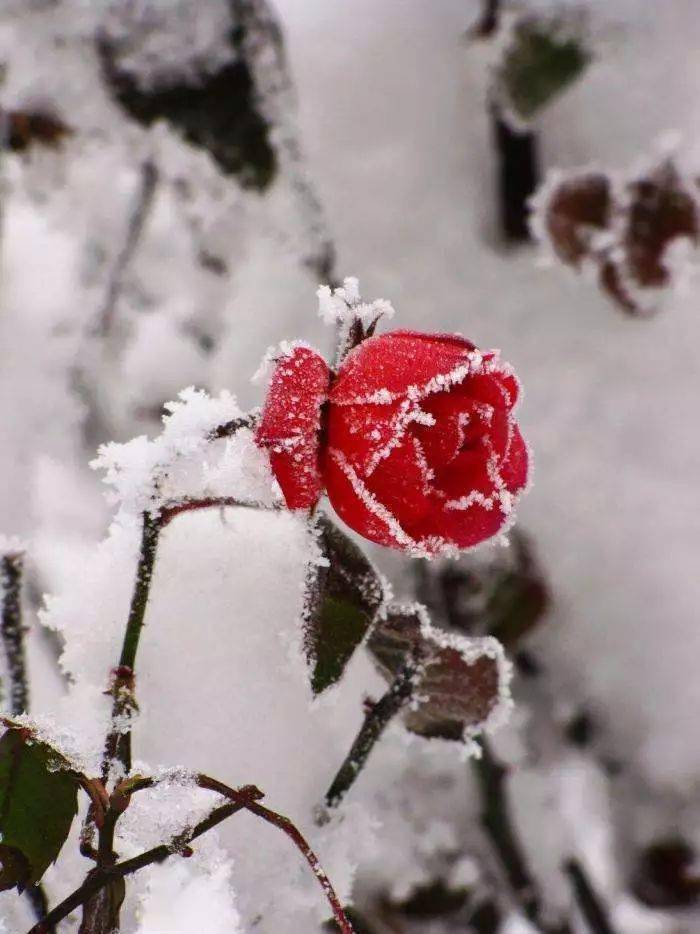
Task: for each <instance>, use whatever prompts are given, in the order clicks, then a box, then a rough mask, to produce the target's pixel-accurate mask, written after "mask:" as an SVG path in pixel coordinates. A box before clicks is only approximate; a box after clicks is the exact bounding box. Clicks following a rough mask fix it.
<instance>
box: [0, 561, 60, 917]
mask: <svg viewBox="0 0 700 934" xmlns="http://www.w3.org/2000/svg"><path fill="white" fill-rule="evenodd" d="M23 570H24V554H23V553H22V552H21V551H10V552H7V553H6V554H4V555H3V556H2V558H1V559H0V587H1V588H2V612H1V614H0V638H1V639H2V648H3V654H4V656H5V670H6V672H7V680H8V687H9V691H8V694H9V698H8V699H9V708H10V712H11V714H12V716H13V717H14V716H17V715H18V714H21V713H26V712H27V711H28V710H29V679H28V676H27V663H26V658H25V652H24V624H23V619H22V573H23ZM26 893H27V898H28V899H29V901H30V903H31V906H32V909H33V911H34V914H35V915H36V917H37V918H39V919H40V920H41V919H43V918H45V916H46V912H47V909H48V902H47V898H46V893H45V892H44V889H43V886H42V885H41V883H39V884H37V885H32V886H29V888H27V890H26ZM51 930H53V929H52V928H47V931H51Z"/></svg>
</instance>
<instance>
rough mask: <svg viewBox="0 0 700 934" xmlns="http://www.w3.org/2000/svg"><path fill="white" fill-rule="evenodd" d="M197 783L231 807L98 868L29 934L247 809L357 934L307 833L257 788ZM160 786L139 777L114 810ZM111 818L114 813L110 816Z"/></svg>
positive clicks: (201, 779)
mask: <svg viewBox="0 0 700 934" xmlns="http://www.w3.org/2000/svg"><path fill="white" fill-rule="evenodd" d="M192 778H193V780H194V781H195V782H196V784H197V785H198V786H199V787H200V788H204V789H206V790H207V791H213V792H216V793H217V794H219V795H221V796H222V797H224V798H227V799H228V802H229V803H228V804H225V805H222V806H221V807H219V808H216V809H215V810H213V811H212V812H211V813H210V814H209V815H208V817H206V818H205V819H204V820H202V821H200V822H199V823H198V824H196V825H195V827H193V828H192V829H191V830H186V831H184V832H183V833H181V834H178V835H177V836H176V837H173V839H172V840H171V841H170V842H169V843H162V844H160V845H158V846H156V847H153V848H152V849H150V850H147V851H145V852H144V853H141V854H140V855H139V856H135V857H133V858H132V859H127V860H123V861H122V862H121V863H114V864H113V865H104V866H99V865H98V867H97V868H96V869H93V870H92V871H91V872H90V873H89V874H88V876H87V878H86V879H85V881H84V882H83V884H82V885H81V886H80V887H79V888H77V889H76V890H75V891H74V892H73V893H72V894H71V895H69V896H68V897H67V898H66V899H64V900H63V901H62V902H61V904H60V905H57V906H56V907H55V908H54V909H53V910H52V911H51V912H49V914H48V915H47V916H46V918H45V919H44V920H43V921H42V922H39V923H38V924H35V925H34V927H33V928H31V930H30V931H29V934H48V930H49V929H48V928H47V927H45V925H46V924H47V923H50V924H57V923H58V922H59V921H61V920H62V919H63V918H65V917H67V915H69V914H70V913H71V911H74V910H75V909H76V908H79V907H80V906H81V905H84V904H86V903H87V902H88V901H89V900H90V899H93V898H94V897H95V896H96V895H97V894H98V893H99V892H100V891H101V890H102V889H103V888H105V886H107V885H109V884H110V883H112V882H114V881H115V880H117V879H122V878H124V877H125V876H127V875H131V874H132V873H134V872H137V871H138V870H139V869H143V868H145V867H146V866H149V865H151V864H152V863H159V862H163V860H165V859H167V858H168V857H169V856H172V855H174V854H176V853H183V851H186V849H187V847H188V846H189V844H190V843H191V842H192V841H193V840H195V839H196V838H197V837H199V836H201V835H202V834H204V833H206V832H207V831H208V830H211V829H212V828H213V827H215V826H216V825H217V824H220V823H221V821H223V820H225V819H226V818H227V817H230V816H231V815H232V814H235V813H237V812H238V811H241V810H247V811H250V812H251V813H252V814H255V815H256V816H257V817H260V818H262V820H264V821H266V822H267V823H268V824H272V826H273V827H277V828H278V829H279V830H281V831H282V832H283V833H285V834H286V835H287V836H288V837H289V838H290V840H292V841H293V843H294V844H295V846H296V847H297V849H298V850H299V851H300V852H301V854H302V855H303V856H304V859H305V860H306V862H307V863H308V864H309V866H310V867H311V870H312V872H313V874H314V876H315V877H316V879H318V882H319V884H320V886H321V888H322V889H323V892H324V894H325V896H326V898H327V899H328V902H329V904H330V906H331V909H332V911H333V915H334V917H335V919H336V922H337V924H338V927H339V929H340V931H341V932H342V934H353V928H352V925H351V924H350V922H349V921H348V918H347V916H346V914H345V912H344V910H343V907H342V905H341V904H340V900H339V898H338V896H337V894H336V892H335V889H334V888H333V886H332V884H331V881H330V879H329V878H328V876H327V875H326V873H325V872H324V870H323V868H322V866H321V864H320V862H319V860H318V857H317V856H316V854H315V853H314V851H313V850H312V849H311V847H310V846H309V844H308V842H307V840H306V839H305V837H304V836H303V834H302V833H301V831H300V830H299V829H298V828H297V827H296V826H295V824H293V823H292V821H290V820H289V818H288V817H285V816H284V815H283V814H278V813H277V812H276V811H272V810H270V808H266V807H264V806H263V805H262V804H260V803H259V800H260V798H262V797H263V795H262V792H261V791H260V790H259V789H258V788H256V787H255V786H254V785H246V786H245V787H243V788H239V789H235V788H230V787H229V786H228V785H225V784H224V783H223V782H220V781H218V780H217V779H215V778H211V777H210V776H208V775H204V774H203V773H197V774H194V775H192ZM157 784H159V780H158V779H156V778H152V777H143V778H135V779H131V780H127V781H125V782H122V783H120V784H119V785H118V786H117V788H116V789H115V790H114V792H113V794H112V796H111V802H112V810H113V811H114V813H118V812H120V811H121V810H122V809H123V808H124V806H125V804H124V802H125V799H128V798H130V797H131V795H133V794H135V793H136V792H139V791H143V790H145V789H146V788H152V787H154V786H155V785H157ZM109 813H110V812H109V811H108V814H109ZM114 823H116V817H115V819H114Z"/></svg>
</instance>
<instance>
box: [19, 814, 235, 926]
mask: <svg viewBox="0 0 700 934" xmlns="http://www.w3.org/2000/svg"><path fill="white" fill-rule="evenodd" d="M243 807H244V805H243V804H242V803H233V802H231V803H229V804H224V805H222V806H221V807H219V808H216V810H214V811H212V812H211V814H209V816H208V817H206V818H205V819H204V820H202V821H200V822H199V823H198V824H197V825H196V826H195V827H193V828H192V830H190V831H187V832H186V833H184V834H180V835H179V836H178V837H175V838H173V840H171V841H170V843H161V844H160V845H159V846H155V847H153V848H152V849H150V850H146V851H145V852H144V853H140V854H139V855H138V856H134V857H133V858H132V859H125V860H123V861H122V862H121V863H115V864H114V865H113V866H105V867H100V868H97V869H93V870H92V871H91V872H90V873H88V876H87V878H86V879H85V881H84V882H83V884H82V885H81V886H80V887H79V888H77V889H76V890H75V891H74V892H72V893H71V894H70V895H69V896H68V897H67V898H65V899H64V900H63V901H62V902H61V903H60V905H56V907H55V908H53V909H52V910H51V911H50V912H49V913H48V915H47V916H46V917H45V918H44V919H43V921H40V922H39V923H38V924H35V925H34V927H33V928H31V929H30V930H29V932H28V934H49V932H50V925H55V924H58V922H59V921H62V920H63V919H64V918H66V917H67V916H68V915H69V914H70V913H71V912H72V911H75V909H76V908H79V907H80V906H81V905H84V904H85V902H87V901H88V899H90V898H92V897H93V896H94V895H96V894H97V893H98V892H99V891H100V890H101V889H103V888H104V887H105V886H106V885H109V884H110V882H114V881H115V880H116V879H123V878H124V877H125V876H129V875H132V874H133V873H135V872H138V870H139V869H144V868H145V867H146V866H150V865H151V864H152V863H162V862H163V860H165V859H167V858H168V857H169V856H173V855H174V854H177V853H182V852H183V850H185V848H186V847H187V846H188V844H190V843H191V842H192V841H193V840H195V839H196V838H197V837H200V836H201V835H202V834H203V833H206V832H207V831H208V830H211V829H212V827H216V825H217V824H220V823H221V822H222V821H223V820H226V818H227V817H231V815H232V814H236V813H237V812H238V811H241V810H242V809H243Z"/></svg>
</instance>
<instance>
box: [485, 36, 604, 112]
mask: <svg viewBox="0 0 700 934" xmlns="http://www.w3.org/2000/svg"><path fill="white" fill-rule="evenodd" d="M558 32H559V30H558V28H557V24H556V23H554V24H547V23H542V22H538V21H535V20H530V19H528V20H525V21H523V22H521V23H520V24H519V25H518V26H517V27H516V30H515V35H514V39H513V43H512V45H511V46H510V47H509V48H508V49H507V51H506V53H505V58H504V61H503V64H502V65H501V68H500V72H499V76H498V79H499V83H500V85H501V88H502V91H503V93H504V95H505V98H506V100H507V102H508V103H509V104H510V106H511V107H512V108H513V110H514V111H515V113H516V114H517V115H518V116H519V117H521V118H522V119H524V120H529V119H531V118H532V117H534V116H535V114H536V113H537V112H538V111H539V110H541V109H542V108H543V107H545V106H546V105H547V104H549V103H551V101H552V100H553V99H554V98H555V97H556V96H557V95H558V94H561V93H562V91H564V90H565V89H566V88H567V87H568V86H569V85H571V84H573V82H574V81H575V80H576V79H577V78H579V77H580V75H581V74H582V73H583V71H584V70H585V68H586V66H587V65H588V63H589V62H590V60H591V56H590V53H589V52H588V51H587V50H586V49H585V48H584V47H583V45H582V43H581V41H580V40H579V39H576V38H572V37H571V36H570V35H564V34H562V35H558Z"/></svg>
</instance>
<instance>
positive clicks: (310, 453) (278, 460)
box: [255, 345, 330, 509]
mask: <svg viewBox="0 0 700 934" xmlns="http://www.w3.org/2000/svg"><path fill="white" fill-rule="evenodd" d="M329 381H330V371H329V369H328V366H327V365H326V361H325V360H324V359H323V357H321V356H320V354H318V353H317V352H316V351H315V350H313V349H312V348H310V347H305V346H301V345H300V346H296V347H293V348H292V349H291V352H290V353H288V354H287V355H285V356H284V357H282V358H281V359H280V360H279V361H278V363H277V367H276V369H275V372H274V373H273V375H272V380H271V383H270V389H269V391H268V394H267V399H266V400H265V407H264V409H263V413H262V418H261V420H260V424H259V425H258V428H257V431H256V434H255V440H256V442H257V443H258V445H260V447H264V448H267V450H268V451H269V455H270V466H271V467H272V472H273V473H274V475H275V477H276V479H277V482H278V483H279V485H280V487H281V489H282V493H283V495H284V499H285V502H286V503H287V506H288V507H289V508H290V509H309V508H310V507H311V506H313V505H314V504H315V503H316V501H317V500H318V498H319V496H320V494H321V489H322V486H321V474H320V469H319V434H320V429H321V406H322V405H323V403H324V402H325V400H326V398H327V395H328V384H329Z"/></svg>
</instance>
